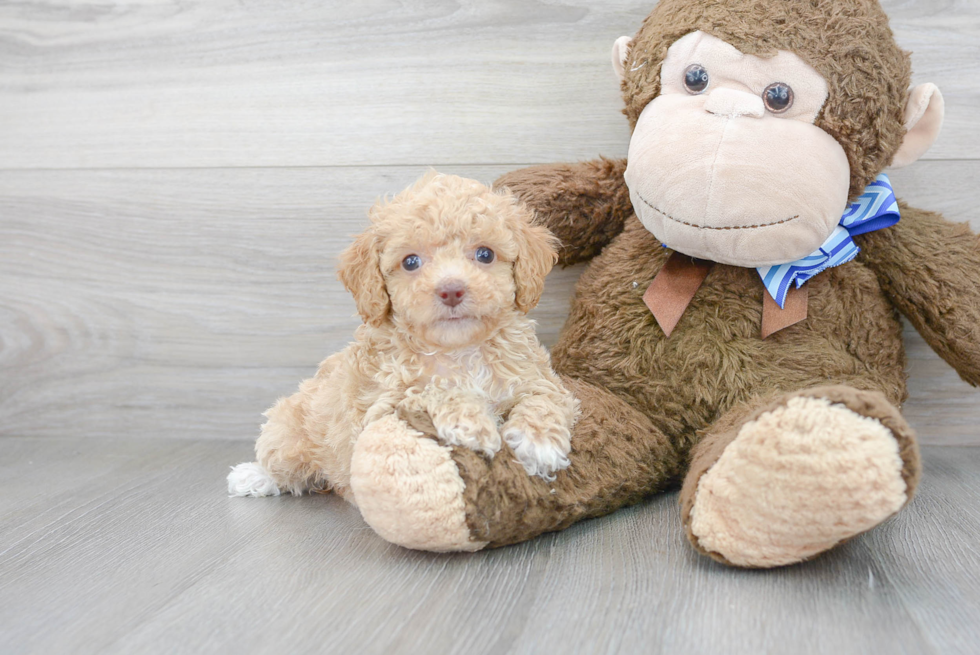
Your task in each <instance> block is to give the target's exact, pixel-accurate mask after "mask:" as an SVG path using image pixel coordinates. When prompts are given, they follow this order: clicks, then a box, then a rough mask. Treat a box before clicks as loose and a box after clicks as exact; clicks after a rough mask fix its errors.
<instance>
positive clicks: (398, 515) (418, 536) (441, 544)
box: [351, 416, 486, 552]
mask: <svg viewBox="0 0 980 655" xmlns="http://www.w3.org/2000/svg"><path fill="white" fill-rule="evenodd" d="M450 452H451V450H450V449H449V448H448V447H446V446H443V445H440V444H439V443H437V442H435V441H433V440H432V439H428V438H426V437H424V436H422V435H421V434H420V433H418V432H416V431H415V430H412V429H411V428H410V427H408V425H407V424H406V423H404V422H403V421H401V420H399V419H398V418H396V417H394V416H391V417H389V418H385V419H382V420H380V421H377V422H375V423H372V424H371V425H370V426H368V427H367V428H366V429H365V430H364V432H362V433H361V436H360V437H358V440H357V443H356V444H355V446H354V456H353V459H352V460H351V490H352V491H353V492H354V499H355V500H356V501H357V506H358V508H359V509H360V510H361V515H362V516H363V517H364V520H365V521H367V523H368V525H370V526H371V527H372V528H373V529H374V531H375V532H377V533H378V534H379V535H380V536H381V537H382V538H384V539H386V540H387V541H390V542H392V543H395V544H398V545H399V546H404V547H405V548H414V549H416V550H431V551H437V552H446V551H474V550H480V549H481V548H483V547H484V546H485V545H486V542H482V541H470V530H469V527H468V526H467V525H466V507H465V504H464V502H463V490H464V483H463V480H462V478H460V477H459V471H458V469H457V468H456V464H455V462H453V460H452V457H451V456H450Z"/></svg>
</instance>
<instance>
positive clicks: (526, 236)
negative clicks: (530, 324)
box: [514, 209, 558, 314]
mask: <svg viewBox="0 0 980 655" xmlns="http://www.w3.org/2000/svg"><path fill="white" fill-rule="evenodd" d="M521 213H522V215H521V216H520V217H519V218H518V221H517V223H518V227H517V229H516V230H515V238H516V240H517V246H518V252H517V260H516V261H515V262H514V284H515V286H516V287H517V294H516V297H515V301H516V304H517V308H518V309H519V310H521V311H522V312H523V313H525V314H527V313H528V312H529V311H531V310H532V309H534V306H535V305H537V304H538V301H539V300H541V292H542V291H544V278H545V276H546V275H548V272H549V271H551V269H552V267H554V265H555V262H557V261H558V253H557V251H556V246H557V244H558V239H556V238H555V237H554V236H553V235H552V234H551V232H549V231H548V229H547V228H545V227H542V226H540V225H533V224H532V223H533V216H532V215H531V214H530V213H529V212H526V211H525V210H523V209H522V212H521Z"/></svg>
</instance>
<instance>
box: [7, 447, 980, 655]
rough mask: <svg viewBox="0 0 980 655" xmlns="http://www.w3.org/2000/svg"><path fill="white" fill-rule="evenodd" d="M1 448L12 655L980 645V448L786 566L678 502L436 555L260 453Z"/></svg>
mask: <svg viewBox="0 0 980 655" xmlns="http://www.w3.org/2000/svg"><path fill="white" fill-rule="evenodd" d="M0 448H2V451H3V453H4V457H3V459H2V461H0V526H2V527H0V645H2V647H0V651H2V652H3V653H5V654H6V653H63V652H64V653H66V652H84V653H147V652H148V653H233V652H234V653H253V652H270V653H271V652H276V653H467V654H475V653H505V652H506V653H511V652H513V653H632V652H637V653H661V652H662V653H831V654H833V655H845V654H849V653H954V652H956V653H971V652H978V651H980V548H978V545H977V541H978V540H977V535H980V448H970V447H928V448H926V449H925V450H924V459H925V476H924V480H923V483H922V486H921V488H920V492H919V495H918V496H917V498H916V499H915V500H914V501H913V503H912V504H911V505H910V506H909V507H907V508H906V509H905V510H904V511H903V512H902V513H901V514H900V515H899V516H898V517H897V518H895V519H893V520H891V521H890V522H888V523H887V524H885V525H883V526H880V527H879V528H878V529H876V530H874V531H873V532H871V533H869V534H867V535H865V536H863V537H860V538H858V539H856V540H854V541H852V542H850V543H848V544H846V545H844V546H843V547H841V548H839V549H838V550H836V551H834V552H832V553H830V554H828V555H826V556H824V557H822V558H820V559H818V560H816V561H814V562H810V563H807V564H803V565H799V566H793V567H789V568H785V569H780V570H775V571H741V570H733V569H728V568H725V567H723V566H720V565H718V564H715V563H713V562H711V561H710V560H707V559H704V558H701V557H699V556H697V555H696V554H695V553H694V552H693V551H692V550H691V549H690V548H689V547H688V545H687V543H686V542H685V540H684V538H683V535H682V532H681V530H680V527H679V523H678V510H677V506H676V495H675V494H667V495H664V496H660V497H656V498H654V499H652V500H650V501H648V502H646V503H644V504H642V505H640V506H637V507H634V508H630V509H627V510H624V511H621V512H619V513H617V514H614V515H612V516H609V517H606V518H603V519H597V520H593V521H588V522H585V523H582V524H579V525H577V526H574V527H572V528H571V529H569V530H566V531H564V532H562V533H558V534H553V535H546V536H544V537H542V538H539V539H536V540H534V541H531V542H529V543H525V544H521V545H518V546H513V547H509V548H504V549H500V550H493V551H488V552H482V553H477V554H471V555H434V554H427V553H419V552H413V551H408V550H403V549H400V548H398V547H396V546H392V545H389V544H387V543H385V542H383V541H382V540H381V539H379V538H378V537H377V536H375V534H374V533H373V532H372V531H371V530H370V529H369V528H368V527H367V526H366V525H365V524H364V523H363V522H362V521H361V518H360V516H359V514H358V513H357V511H356V510H355V509H354V508H352V507H350V506H349V505H347V504H346V503H344V502H343V501H341V500H339V499H338V498H336V497H334V496H331V495H325V496H314V497H304V498H293V497H281V498H267V499H241V498H234V499H232V498H228V497H226V495H225V492H224V483H223V477H224V474H225V471H226V467H227V466H228V465H229V464H232V463H237V462H239V461H241V460H244V459H247V458H248V457H249V455H250V451H251V444H249V443H245V442H226V441H181V440H156V441H150V440H132V439H99V438H90V439H57V438H54V439H36V438H35V439H20V438H4V439H0Z"/></svg>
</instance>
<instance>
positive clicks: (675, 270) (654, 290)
mask: <svg viewBox="0 0 980 655" xmlns="http://www.w3.org/2000/svg"><path fill="white" fill-rule="evenodd" d="M712 264H713V262H709V261H705V260H703V259H694V258H693V257H688V256H687V255H682V254H681V253H679V252H675V253H674V254H672V255H671V256H670V259H668V260H667V263H666V264H664V267H663V268H662V269H660V272H659V273H657V275H656V276H655V277H654V278H653V282H651V283H650V286H649V287H647V290H646V293H644V294H643V302H644V303H646V306H647V307H648V308H649V309H650V312H651V313H652V314H653V317H654V318H655V319H657V323H658V324H659V325H660V328H661V329H662V330H663V331H664V334H665V335H667V336H668V337H669V336H670V333H671V332H673V331H674V327H676V325H677V322H678V321H679V320H681V316H682V315H683V314H684V310H685V309H687V306H688V305H690V304H691V299H692V298H694V294H695V293H697V291H698V289H699V288H701V284H702V283H703V282H704V278H705V277H707V276H708V271H710V270H711V265H712Z"/></svg>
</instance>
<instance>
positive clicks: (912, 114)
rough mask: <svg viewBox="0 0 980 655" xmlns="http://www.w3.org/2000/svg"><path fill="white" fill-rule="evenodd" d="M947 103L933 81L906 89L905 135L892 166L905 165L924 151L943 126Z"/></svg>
mask: <svg viewBox="0 0 980 655" xmlns="http://www.w3.org/2000/svg"><path fill="white" fill-rule="evenodd" d="M945 110H946V103H945V102H943V94H942V93H940V92H939V89H938V88H936V85H935V84H931V83H929V84H920V85H918V86H917V87H915V88H913V89H912V90H911V91H910V92H909V100H908V103H906V105H905V138H904V139H903V140H902V145H901V146H900V147H899V149H898V152H896V153H895V157H894V158H893V159H892V165H891V168H901V167H902V166H908V165H909V164H911V163H912V162H914V161H915V160H917V159H918V158H919V157H921V156H922V155H924V154H925V152H926V150H928V149H929V148H930V146H932V144H933V143H935V141H936V137H938V136H939V130H940V129H942V127H943V114H944V113H945Z"/></svg>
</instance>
